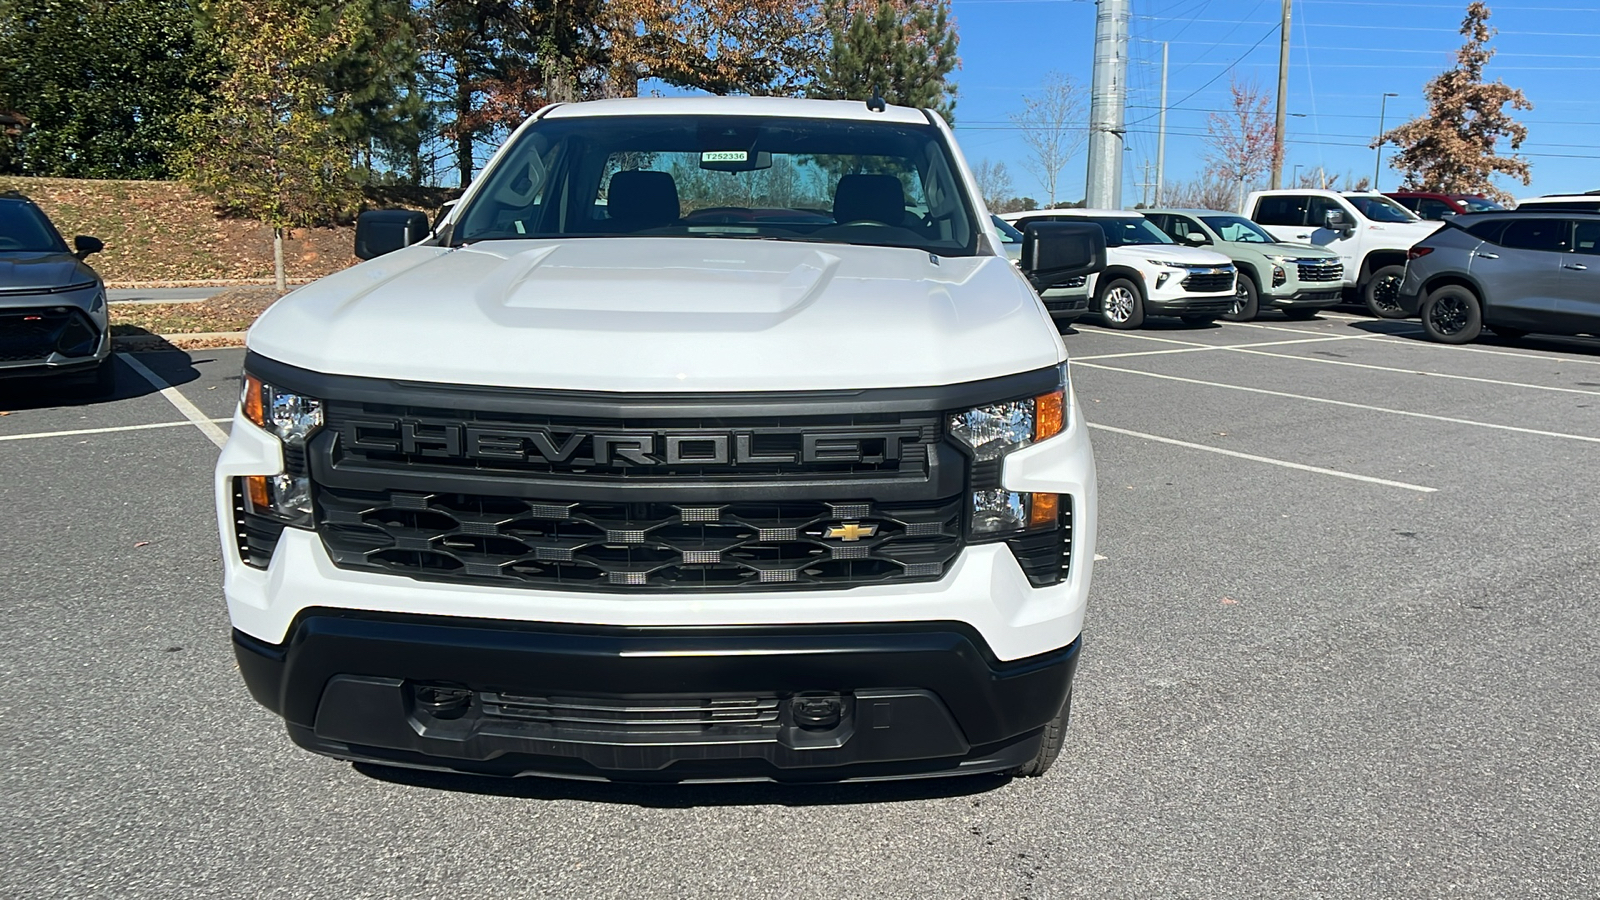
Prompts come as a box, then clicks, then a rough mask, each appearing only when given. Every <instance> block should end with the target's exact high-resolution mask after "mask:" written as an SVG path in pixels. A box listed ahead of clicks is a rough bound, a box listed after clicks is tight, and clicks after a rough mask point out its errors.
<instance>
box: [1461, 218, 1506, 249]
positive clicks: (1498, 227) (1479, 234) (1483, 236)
mask: <svg viewBox="0 0 1600 900" xmlns="http://www.w3.org/2000/svg"><path fill="white" fill-rule="evenodd" d="M1509 224H1510V223H1509V222H1507V221H1505V220H1504V219H1490V220H1489V221H1487V222H1476V223H1474V224H1473V225H1472V226H1471V227H1470V228H1468V229H1467V234H1470V235H1472V236H1473V237H1475V238H1477V239H1478V240H1480V241H1488V242H1490V243H1492V244H1498V243H1500V238H1501V237H1502V236H1504V235H1505V231H1506V226H1507V225H1509Z"/></svg>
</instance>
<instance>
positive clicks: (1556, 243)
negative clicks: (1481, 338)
mask: <svg viewBox="0 0 1600 900" xmlns="http://www.w3.org/2000/svg"><path fill="white" fill-rule="evenodd" d="M1400 306H1401V308H1402V309H1403V310H1404V311H1405V313H1406V314H1407V315H1420V316H1421V318H1422V327H1423V328H1424V329H1425V330H1426V331H1427V333H1428V337H1430V338H1432V339H1433V340H1436V341H1441V342H1443V343H1446V344H1465V343H1467V342H1468V341H1472V340H1474V339H1476V338H1477V337H1478V334H1479V333H1480V332H1481V331H1482V330H1483V326H1485V325H1487V326H1489V327H1490V328H1491V329H1493V330H1494V333H1495V334H1498V335H1500V336H1501V337H1503V338H1509V339H1513V340H1514V339H1516V338H1520V337H1522V336H1523V335H1526V334H1528V333H1529V332H1540V333H1543V334H1593V335H1600V214H1593V213H1551V212H1541V211H1537V210H1534V211H1529V212H1509V213H1508V212H1501V213H1482V214H1478V215H1470V216H1456V217H1454V218H1452V219H1449V220H1447V222H1446V225H1445V227H1444V228H1441V229H1439V230H1438V231H1436V232H1434V233H1433V234H1432V235H1430V236H1428V237H1427V238H1425V239H1424V240H1423V241H1421V242H1420V243H1418V244H1417V245H1416V246H1415V247H1413V248H1411V253H1410V258H1409V259H1408V261H1407V263H1406V274H1405V279H1404V280H1403V281H1402V282H1401V284H1400Z"/></svg>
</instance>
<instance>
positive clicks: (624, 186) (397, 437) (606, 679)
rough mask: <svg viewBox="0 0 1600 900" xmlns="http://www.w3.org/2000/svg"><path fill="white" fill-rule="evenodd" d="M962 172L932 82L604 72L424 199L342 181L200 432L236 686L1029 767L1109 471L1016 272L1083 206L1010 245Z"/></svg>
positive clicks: (422, 747) (517, 751) (394, 724)
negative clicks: (230, 394)
mask: <svg viewBox="0 0 1600 900" xmlns="http://www.w3.org/2000/svg"><path fill="white" fill-rule="evenodd" d="M979 196H980V195H979V194H978V192H977V189H976V185H975V184H974V182H973V179H972V176H971V173H970V172H969V171H968V170H967V168H966V165H965V164H964V163H963V161H962V158H961V155H960V154H959V152H958V151H957V150H956V145H955V140H954V137H953V135H952V134H951V132H950V129H949V128H948V127H947V126H946V125H945V123H944V122H943V121H942V120H941V119H940V118H939V117H938V116H937V115H935V114H933V113H932V112H929V111H925V110H917V109H907V108H900V107H889V108H887V109H884V108H881V107H880V108H878V109H877V110H874V109H872V108H870V107H869V106H867V105H864V104H862V103H852V102H843V101H818V100H787V99H772V98H720V97H718V98H669V99H628V100H605V101H598V102H593V103H578V104H565V105H555V106H550V107H546V108H545V109H543V110H541V111H540V112H539V113H538V114H537V115H536V116H535V117H534V118H533V119H532V120H531V121H529V122H528V123H526V124H525V125H524V126H523V127H521V128H520V129H518V130H517V132H516V133H515V134H514V135H512V137H511V138H510V140H509V141H508V142H507V143H506V145H505V146H504V147H502V148H501V149H500V151H499V152H497V153H496V154H495V156H494V158H493V159H492V160H491V161H490V162H489V164H488V167H487V169H486V170H485V172H484V174H483V176H482V177H481V178H480V179H479V180H477V181H476V182H474V183H473V185H472V187H471V189H470V190H468V191H467V193H466V195H465V196H464V197H463V198H462V199H461V201H460V202H459V203H458V204H456V205H455V206H454V207H453V208H452V209H451V210H450V211H449V212H448V213H447V214H446V215H445V216H444V218H443V219H442V220H441V222H440V223H439V224H438V225H437V227H435V228H434V229H432V230H431V232H430V229H429V228H428V225H427V223H426V221H425V220H422V219H421V216H420V214H416V213H408V212H404V211H380V212H377V213H369V214H367V215H364V216H363V217H362V219H361V222H360V223H359V224H358V226H357V239H356V240H357V249H358V255H360V256H363V257H364V258H368V259H369V261H368V262H365V263H362V264H361V265H358V266H355V267H354V268H351V269H348V270H346V271H344V272H340V273H338V274H336V275H333V276H330V277H328V278H325V279H323V280H321V281H319V282H316V283H315V284H311V285H308V286H306V287H303V288H301V289H299V290H298V291H295V292H294V293H293V294H290V295H289V296H287V297H285V298H283V299H282V300H280V301H279V302H278V303H277V304H276V305H275V306H273V307H272V309H271V310H269V311H268V312H267V313H266V314H265V315H264V316H262V318H261V319H260V320H259V321H258V322H257V323H256V325H255V327H254V328H252V329H251V331H250V334H249V338H248V344H249V352H248V354H247V356H246V358H245V382H244V392H243V399H242V403H241V405H240V409H239V411H238V414H237V415H236V416H235V417H234V422H233V429H232V434H231V436H230V438H229V440H228V443H227V446H226V447H225V448H224V449H223V452H222V457H221V459H220V460H219V461H218V464H217V470H216V496H217V512H218V516H219V518H220V522H221V532H222V540H223V545H224V547H223V551H224V552H223V560H224V591H225V593H226V596H227V602H228V610H229V613H230V616H231V618H232V622H233V627H234V632H233V635H234V647H235V651H236V656H237V659H238V661H239V669H240V672H241V674H242V675H243V677H244V680H245V682H246V684H247V685H248V686H249V688H250V690H251V692H252V693H253V694H254V696H255V697H256V698H257V699H258V700H259V701H260V702H261V703H262V704H263V705H265V706H266V707H268V708H269V709H271V710H273V711H274V712H276V713H278V714H279V715H281V716H282V717H283V719H284V720H285V721H286V722H287V724H288V730H289V734H290V736H291V738H292V739H293V740H294V741H295V742H296V743H298V744H299V745H301V746H303V747H305V748H307V749H310V750H312V751H315V752H317V753H322V754H326V755H329V756H333V757H338V758H341V759H350V760H370V761H375V762H379V763H384V764H391V765H407V766H420V767H428V768H439V769H453V770H458V771H468V772H479V773H486V774H498V775H519V774H527V773H532V774H547V775H559V776H566V777H577V778H597V777H598V778H611V779H621V780H640V781H685V780H697V779H714V780H727V779H751V778H767V779H776V780H786V781H797V780H834V779H842V778H898V777H906V776H921V775H939V774H960V773H969V772H1011V773H1015V774H1024V775H1037V774H1041V773H1042V772H1043V771H1044V770H1045V769H1046V768H1048V767H1049V765H1050V763H1051V761H1052V760H1054V759H1055V757H1056V754H1057V753H1058V752H1059V751H1060V749H1061V745H1062V740H1063V729H1064V728H1065V726H1066V722H1067V717H1068V715H1069V709H1070V702H1069V701H1070V698H1071V692H1072V684H1073V674H1074V672H1075V670H1076V666H1077V663H1078V650H1079V647H1080V640H1079V635H1080V632H1081V630H1082V627H1083V618H1084V611H1085V608H1086V601H1087V598H1088V593H1089V581H1090V576H1091V574H1092V570H1093V565H1094V555H1095V503H1096V501H1095V468H1094V459H1093V456H1092V455H1091V452H1090V447H1089V435H1088V431H1087V426H1086V425H1085V423H1084V419H1083V414H1082V412H1081V411H1080V409H1079V406H1078V403H1077V401H1076V399H1075V398H1074V397H1073V394H1072V386H1071V383H1070V382H1069V380H1068V372H1067V362H1066V360H1067V356H1066V351H1065V349H1064V348H1063V346H1062V343H1061V338H1060V335H1059V334H1058V333H1057V330H1056V329H1055V328H1054V327H1053V326H1052V324H1051V321H1050V318H1049V316H1048V315H1046V313H1045V311H1044V309H1043V308H1042V307H1041V306H1040V304H1039V301H1038V299H1037V297H1036V296H1035V290H1036V289H1040V288H1048V287H1052V286H1054V285H1055V284H1057V283H1059V282H1061V281H1065V280H1070V279H1072V278H1077V277H1082V276H1084V275H1088V274H1093V272H1094V271H1096V270H1097V269H1098V267H1099V266H1100V265H1102V264H1103V259H1104V239H1103V237H1102V235H1101V233H1100V231H1099V230H1098V229H1095V228H1089V227H1085V226H1082V225H1077V226H1074V225H1058V226H1054V227H1053V228H1046V229H1036V230H1035V231H1034V232H1033V233H1031V234H1029V235H1028V238H1027V246H1025V247H1024V248H1023V255H1022V265H1021V266H1020V267H1019V266H1014V265H1012V264H1011V263H1010V262H1009V261H1008V260H1007V259H1006V257H1005V255H1004V254H1003V253H1002V252H1001V251H1000V249H999V247H998V240H997V238H996V236H995V235H994V232H993V229H992V226H991V225H990V224H989V222H988V221H987V217H986V215H985V214H984V212H983V207H982V203H981V200H978V199H976V198H978V197H979ZM419 220H420V221H419ZM408 245H409V246H408ZM373 257H376V258H373Z"/></svg>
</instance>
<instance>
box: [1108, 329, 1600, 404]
mask: <svg viewBox="0 0 1600 900" xmlns="http://www.w3.org/2000/svg"><path fill="white" fill-rule="evenodd" d="M1234 324H1239V325H1244V324H1246V323H1243V322H1238V323H1234ZM1249 327H1256V328H1272V327H1273V326H1270V325H1256V326H1249ZM1273 330H1275V331H1289V332H1290V333H1291V334H1306V333H1307V332H1304V331H1295V330H1293V329H1287V328H1274V329H1273ZM1102 333H1105V334H1114V335H1116V336H1118V337H1126V338H1133V339H1135V340H1143V341H1159V342H1161V343H1163V344H1182V345H1184V346H1185V347H1189V348H1192V349H1196V350H1198V349H1200V348H1202V347H1203V348H1207V349H1214V350H1230V351H1232V352H1234V353H1251V354H1254V355H1256V356H1272V357H1276V358H1278V359H1292V360H1295V361H1297V362H1309V363H1322V364H1324V365H1330V366H1350V367H1354V368H1358V369H1373V370H1376V371H1380V372H1394V373H1397V374H1401V375H1426V376H1428V377H1430V378H1446V379H1450V380H1454V381H1475V382H1479V383H1481V384H1493V385H1496V386H1499V387H1517V388H1526V389H1528V390H1530V391H1554V392H1557V393H1562V394H1587V395H1589V396H1594V397H1600V391H1586V390H1582V389H1579V388H1564V387H1554V386H1552V385H1547V384H1527V383H1525V382H1521V381H1500V380H1498V379H1494V378H1478V377H1476V376H1472V375H1451V374H1448V373H1445V372H1429V371H1426V370H1424V369H1401V368H1396V367H1393V366H1376V365H1372V364H1370V363H1358V362H1349V361H1346V360H1339V359H1318V358H1317V357H1314V356H1294V355H1293V354H1289V353H1268V352H1266V351H1264V350H1252V349H1251V348H1252V347H1270V346H1273V345H1272V344H1271V343H1268V342H1262V343H1259V344H1202V343H1199V342H1198V341H1178V340H1173V339H1172V338H1158V337H1153V336H1151V335H1148V334H1133V333H1132V332H1127V331H1111V332H1102ZM1341 337H1345V338H1346V339H1348V340H1355V341H1371V342H1377V343H1390V342H1388V341H1379V340H1378V339H1377V338H1374V337H1372V336H1371V335H1344V336H1341ZM1321 340H1333V338H1322V339H1321ZM1313 342H1314V340H1310V339H1308V340H1307V341H1305V343H1313ZM1283 343H1301V342H1299V341H1284V342H1283ZM1441 346H1443V345H1441ZM1125 355H1130V356H1131V355H1135V354H1125ZM1146 355H1155V354H1146ZM1096 358H1098V357H1094V356H1088V357H1078V359H1079V360H1085V359H1096ZM1107 358H1109V357H1107ZM1561 361H1562V362H1565V360H1561Z"/></svg>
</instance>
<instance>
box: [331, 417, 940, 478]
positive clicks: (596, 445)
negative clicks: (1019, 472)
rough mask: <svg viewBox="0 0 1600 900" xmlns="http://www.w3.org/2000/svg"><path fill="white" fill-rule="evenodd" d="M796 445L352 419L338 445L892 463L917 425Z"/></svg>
mask: <svg viewBox="0 0 1600 900" xmlns="http://www.w3.org/2000/svg"><path fill="white" fill-rule="evenodd" d="M795 435H798V437H799V439H800V440H799V445H800V446H799V449H798V450H774V449H772V448H771V447H770V446H766V447H764V446H763V445H762V441H763V438H769V437H771V436H772V433H771V432H770V430H769V431H767V432H757V431H754V430H728V431H706V430H698V431H682V432H678V431H624V430H618V431H609V430H608V431H594V432H585V431H558V430H554V429H547V428H539V427H519V426H515V425H501V424H494V425H488V424H440V423H427V422H420V421H416V420H411V419H390V420H376V419H356V420H351V421H348V422H346V423H344V425H343V427H342V428H341V429H340V439H341V441H342V443H343V445H344V446H345V447H346V448H348V449H351V450H356V451H362V452H366V453H373V452H377V453H398V454H404V455H406V456H414V457H422V458H429V457H432V458H445V459H450V458H455V459H472V460H483V461H486V462H496V461H500V462H542V463H548V464H551V465H558V466H573V467H588V466H594V467H599V468H629V467H652V466H675V465H693V466H740V465H771V464H783V463H795V462H799V463H862V464H880V463H884V462H895V461H898V460H900V459H902V458H903V457H904V456H905V454H906V453H907V452H908V451H909V450H912V449H915V448H916V447H917V444H918V442H919V440H920V439H921V437H922V435H921V432H919V431H917V430H916V429H903V430H883V431H867V430H859V431H858V430H851V431H817V432H805V431H799V430H794V431H789V432H787V433H786V434H785V435H783V436H790V437H792V436H795Z"/></svg>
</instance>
